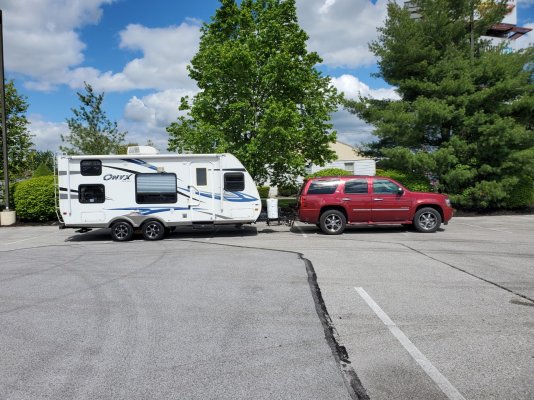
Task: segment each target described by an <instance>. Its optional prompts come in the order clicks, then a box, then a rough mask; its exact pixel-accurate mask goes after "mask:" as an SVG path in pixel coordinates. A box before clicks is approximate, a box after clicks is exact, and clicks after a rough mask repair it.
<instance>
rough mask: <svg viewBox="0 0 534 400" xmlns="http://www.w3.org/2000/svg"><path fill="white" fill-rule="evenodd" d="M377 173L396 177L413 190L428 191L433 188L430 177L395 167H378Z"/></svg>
mask: <svg viewBox="0 0 534 400" xmlns="http://www.w3.org/2000/svg"><path fill="white" fill-rule="evenodd" d="M376 175H378V176H384V177H386V178H391V179H394V180H396V181H397V182H399V183H402V184H403V185H404V186H405V187H406V189H408V190H411V191H413V192H428V191H430V190H432V187H431V186H430V182H429V181H428V179H426V178H425V177H423V176H420V175H415V174H409V173H406V172H401V171H397V170H395V169H389V170H384V169H377V170H376Z"/></svg>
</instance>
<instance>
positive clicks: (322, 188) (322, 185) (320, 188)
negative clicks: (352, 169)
mask: <svg viewBox="0 0 534 400" xmlns="http://www.w3.org/2000/svg"><path fill="white" fill-rule="evenodd" d="M338 185H339V181H337V180H336V181H313V182H312V183H311V184H310V187H309V188H308V193H307V194H333V193H334V192H335V191H336V189H337V186H338Z"/></svg>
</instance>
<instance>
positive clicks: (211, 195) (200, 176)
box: [189, 161, 220, 222]
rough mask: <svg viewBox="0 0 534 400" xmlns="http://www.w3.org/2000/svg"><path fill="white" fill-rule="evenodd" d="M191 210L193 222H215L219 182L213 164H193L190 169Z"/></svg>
mask: <svg viewBox="0 0 534 400" xmlns="http://www.w3.org/2000/svg"><path fill="white" fill-rule="evenodd" d="M189 172H190V174H189V175H190V184H189V195H190V199H189V208H190V210H191V212H190V215H191V221H192V222H213V221H215V212H216V207H217V204H218V202H219V199H218V191H217V190H218V188H219V186H220V185H219V182H218V181H217V179H216V177H218V176H219V174H216V171H215V166H214V164H213V163H211V162H208V161H206V162H196V161H195V162H192V163H191V164H190V168H189Z"/></svg>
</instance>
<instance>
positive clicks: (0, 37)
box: [0, 10, 16, 225]
mask: <svg viewBox="0 0 534 400" xmlns="http://www.w3.org/2000/svg"><path fill="white" fill-rule="evenodd" d="M0 101H1V102H2V108H1V109H0V111H1V112H2V154H3V156H4V157H3V158H4V202H5V203H6V209H5V210H4V211H2V212H1V213H0V215H1V217H2V219H1V220H0V225H13V224H14V223H15V221H16V214H15V211H10V210H9V172H8V169H7V168H8V166H7V164H8V162H7V161H8V160H7V128H6V125H7V124H6V87H5V81H4V26H3V23H2V10H0Z"/></svg>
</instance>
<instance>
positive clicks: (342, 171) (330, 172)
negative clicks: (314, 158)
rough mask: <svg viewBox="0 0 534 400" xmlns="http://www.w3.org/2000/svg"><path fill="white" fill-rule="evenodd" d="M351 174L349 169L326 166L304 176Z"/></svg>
mask: <svg viewBox="0 0 534 400" xmlns="http://www.w3.org/2000/svg"><path fill="white" fill-rule="evenodd" d="M347 175H352V174H351V173H350V172H349V171H347V170H345V169H341V168H326V169H322V170H320V171H317V172H315V173H314V174H311V175H308V176H307V177H306V178H319V177H322V176H347Z"/></svg>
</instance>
